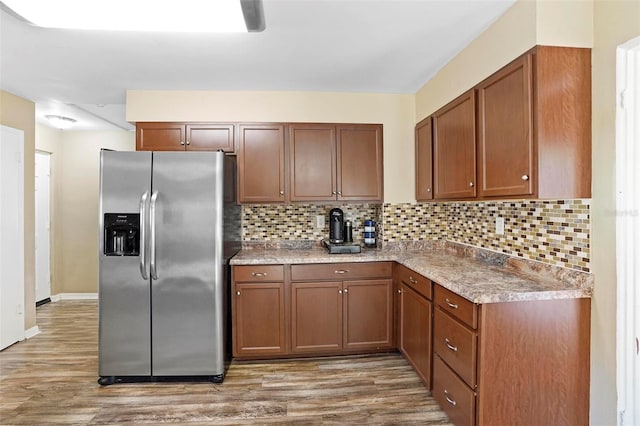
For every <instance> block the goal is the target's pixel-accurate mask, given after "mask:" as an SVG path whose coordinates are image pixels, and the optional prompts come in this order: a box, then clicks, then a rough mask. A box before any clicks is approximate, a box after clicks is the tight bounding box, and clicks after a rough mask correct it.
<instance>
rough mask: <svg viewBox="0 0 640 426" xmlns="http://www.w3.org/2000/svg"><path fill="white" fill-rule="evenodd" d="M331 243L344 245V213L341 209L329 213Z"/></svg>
mask: <svg viewBox="0 0 640 426" xmlns="http://www.w3.org/2000/svg"><path fill="white" fill-rule="evenodd" d="M329 242H330V243H332V244H341V243H344V212H343V211H342V210H341V209H339V208H335V209H331V211H329Z"/></svg>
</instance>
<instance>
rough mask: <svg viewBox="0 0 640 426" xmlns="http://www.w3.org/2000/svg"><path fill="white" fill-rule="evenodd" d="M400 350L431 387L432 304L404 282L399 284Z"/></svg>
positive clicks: (429, 387)
mask: <svg viewBox="0 0 640 426" xmlns="http://www.w3.org/2000/svg"><path fill="white" fill-rule="evenodd" d="M399 309H400V325H399V328H400V337H399V348H400V352H402V354H403V355H404V356H405V357H406V358H407V360H408V361H409V363H410V364H411V365H413V368H414V369H415V370H416V372H417V373H418V376H420V378H421V379H422V381H423V382H424V384H425V386H426V387H427V389H431V311H432V305H431V302H429V301H428V300H427V299H425V298H424V297H422V296H421V295H419V294H418V293H417V292H415V291H414V290H413V289H411V288H410V287H409V286H407V285H405V284H400V307H399Z"/></svg>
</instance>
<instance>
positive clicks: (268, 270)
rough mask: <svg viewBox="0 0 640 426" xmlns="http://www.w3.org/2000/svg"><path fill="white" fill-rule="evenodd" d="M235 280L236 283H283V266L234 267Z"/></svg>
mask: <svg viewBox="0 0 640 426" xmlns="http://www.w3.org/2000/svg"><path fill="white" fill-rule="evenodd" d="M233 279H234V281H235V282H260V281H270V282H273V281H283V280H284V266H283V265H249V266H234V267H233Z"/></svg>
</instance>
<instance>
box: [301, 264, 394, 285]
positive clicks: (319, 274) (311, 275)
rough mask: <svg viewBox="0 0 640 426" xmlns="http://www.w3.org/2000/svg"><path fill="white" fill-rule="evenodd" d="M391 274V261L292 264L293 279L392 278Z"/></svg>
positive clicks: (344, 279) (343, 279)
mask: <svg viewBox="0 0 640 426" xmlns="http://www.w3.org/2000/svg"><path fill="white" fill-rule="evenodd" d="M391 275H392V263H391V262H370V263H318V264H305V265H291V280H292V281H317V280H331V281H335V280H339V281H346V280H353V279H355V278H391Z"/></svg>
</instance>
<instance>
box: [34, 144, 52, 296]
mask: <svg viewBox="0 0 640 426" xmlns="http://www.w3.org/2000/svg"><path fill="white" fill-rule="evenodd" d="M35 173H36V176H35V182H36V184H35V190H36V256H35V257H36V259H35V260H36V305H41V304H43V303H46V302H50V301H51V154H50V153H48V152H44V151H36V164H35Z"/></svg>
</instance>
